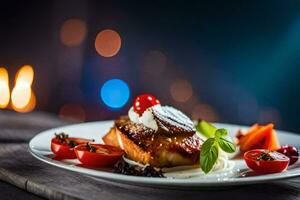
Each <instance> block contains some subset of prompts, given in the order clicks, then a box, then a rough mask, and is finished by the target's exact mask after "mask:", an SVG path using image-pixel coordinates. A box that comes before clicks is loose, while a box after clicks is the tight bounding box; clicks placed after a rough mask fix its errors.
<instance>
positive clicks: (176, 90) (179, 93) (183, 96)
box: [170, 79, 193, 103]
mask: <svg viewBox="0 0 300 200" xmlns="http://www.w3.org/2000/svg"><path fill="white" fill-rule="evenodd" d="M170 93H171V96H172V97H173V99H174V100H175V101H178V102H182V103H183V102H186V101H188V100H189V99H190V98H191V97H192V95H193V88H192V85H191V84H190V83H189V82H188V81H187V80H184V79H179V80H176V81H175V82H174V83H172V85H171V88H170Z"/></svg>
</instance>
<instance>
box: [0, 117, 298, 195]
mask: <svg viewBox="0 0 300 200" xmlns="http://www.w3.org/2000/svg"><path fill="white" fill-rule="evenodd" d="M63 124H66V123H65V122H63V121H60V120H59V119H57V118H56V117H54V116H51V115H49V114H45V113H37V112H36V113H30V114H16V113H12V112H0V180H2V181H3V182H7V183H9V184H12V185H14V186H15V187H12V186H11V185H8V184H6V183H3V182H0V199H40V197H44V198H47V199H55V200H66V199H68V200H69V199H71V200H73V199H91V200H93V199H95V200H96V199H97V200H100V199H105V200H108V199H133V200H134V199H136V200H141V199H143V200H144V199H145V200H147V199H167V200H168V199H172V200H174V199H189V200H190V199H191V200H193V199H209V200H212V199H243V200H247V199H251V200H253V199H255V200H259V199H264V200H266V199H272V200H277V199H278V200H282V199H299V198H300V178H295V179H289V180H284V181H277V182H273V183H267V184H256V185H249V186H240V187H231V188H218V189H214V188H209V189H201V188H199V190H190V191H189V190H172V189H159V188H149V187H147V188H146V187H139V186H131V185H124V184H119V183H114V182H108V181H104V180H103V181H99V180H94V179H92V178H90V177H87V176H84V175H80V174H77V173H73V172H69V171H66V170H63V169H58V168H55V167H53V166H50V165H47V164H45V163H42V162H41V161H39V160H37V159H35V158H34V157H32V156H31V155H30V153H29V152H28V141H29V140H30V138H32V137H33V136H34V135H35V134H36V133H38V132H39V131H41V130H44V129H48V128H51V127H56V126H61V125H63ZM19 188H20V189H22V190H24V191H27V192H23V191H21V190H20V189H19ZM7 190H9V192H8V191H7ZM30 193H32V194H34V195H32V194H30ZM37 196H40V197H37Z"/></svg>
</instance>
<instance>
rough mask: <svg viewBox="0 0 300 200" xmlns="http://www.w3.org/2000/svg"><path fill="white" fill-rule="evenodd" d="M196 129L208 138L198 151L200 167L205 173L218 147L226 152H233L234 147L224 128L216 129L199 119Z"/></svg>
mask: <svg viewBox="0 0 300 200" xmlns="http://www.w3.org/2000/svg"><path fill="white" fill-rule="evenodd" d="M196 130H197V131H198V132H200V133H202V134H203V135H204V136H206V137H207V138H208V139H207V140H206V141H205V142H204V143H203V145H202V148H201V153H200V165H201V169H202V170H203V172H204V173H206V174H207V173H208V172H210V171H211V170H212V168H213V166H214V164H215V163H216V161H217V159H218V156H219V148H221V149H222V150H223V151H225V152H227V153H233V152H235V150H236V147H235V144H234V143H233V142H232V139H231V138H230V137H229V136H228V132H227V130H226V129H224V128H221V129H217V128H216V127H214V126H213V125H212V124H210V123H208V122H206V121H204V120H201V121H199V122H198V124H197V125H196Z"/></svg>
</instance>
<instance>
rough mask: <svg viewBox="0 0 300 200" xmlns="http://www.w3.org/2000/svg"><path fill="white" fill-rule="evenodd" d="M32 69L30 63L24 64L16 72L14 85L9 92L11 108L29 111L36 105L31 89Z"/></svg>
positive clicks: (18, 110)
mask: <svg viewBox="0 0 300 200" xmlns="http://www.w3.org/2000/svg"><path fill="white" fill-rule="evenodd" d="M33 79H34V71H33V68H32V67H31V66H30V65H25V66H23V67H22V68H21V69H19V71H18V72H17V75H16V78H15V87H14V88H13V90H12V92H11V103H12V108H13V109H14V110H15V111H17V112H30V111H32V110H33V109H34V108H35V106H36V97H35V94H34V92H33V91H32V89H31V85H32V82H33Z"/></svg>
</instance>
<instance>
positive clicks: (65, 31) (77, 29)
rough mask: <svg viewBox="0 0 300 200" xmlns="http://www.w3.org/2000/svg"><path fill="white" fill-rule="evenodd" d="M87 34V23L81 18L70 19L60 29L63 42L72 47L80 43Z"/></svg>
mask: <svg viewBox="0 0 300 200" xmlns="http://www.w3.org/2000/svg"><path fill="white" fill-rule="evenodd" d="M86 34H87V27H86V23H85V22H84V21H83V20H81V19H68V20H66V21H65V22H64V23H63V24H62V26H61V29H60V40H61V42H62V43H63V44H64V45H66V46H70V47H74V46H78V45H80V44H81V43H82V42H83V40H84V39H85V37H86Z"/></svg>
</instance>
